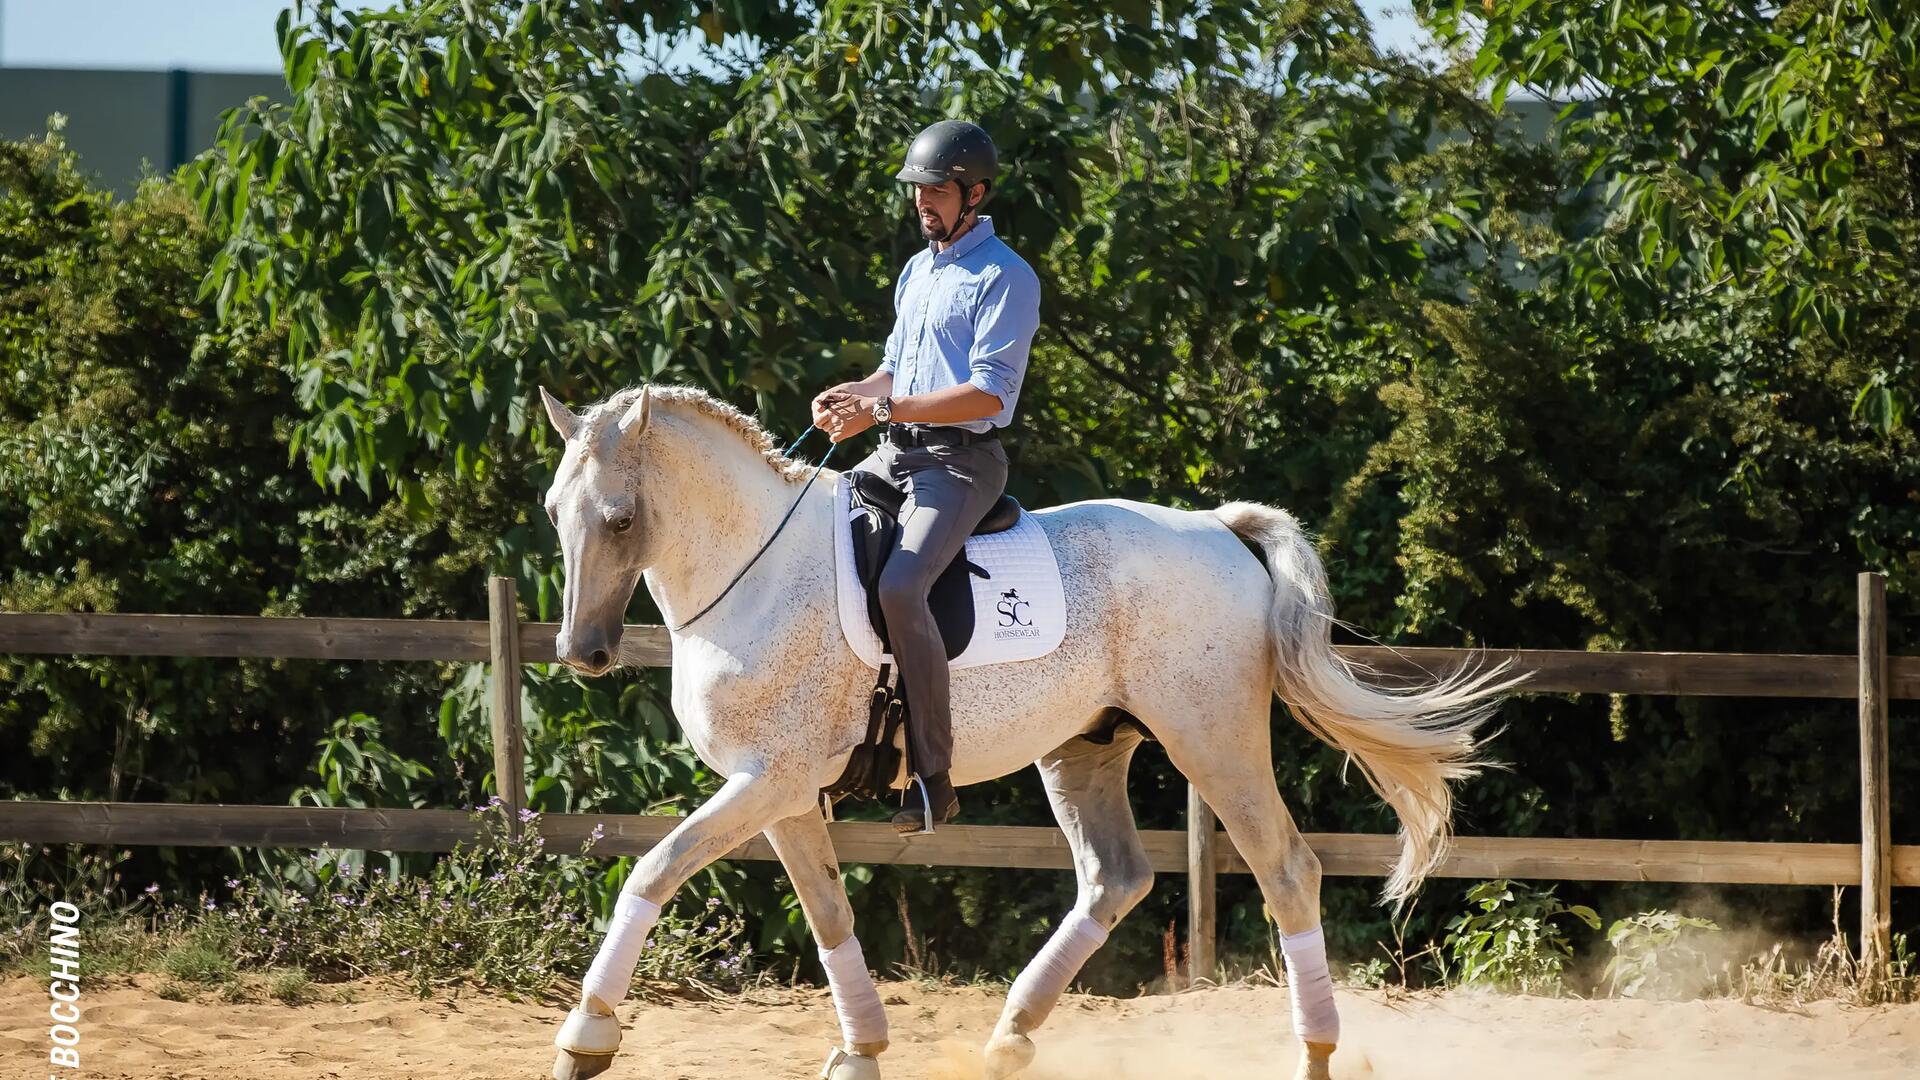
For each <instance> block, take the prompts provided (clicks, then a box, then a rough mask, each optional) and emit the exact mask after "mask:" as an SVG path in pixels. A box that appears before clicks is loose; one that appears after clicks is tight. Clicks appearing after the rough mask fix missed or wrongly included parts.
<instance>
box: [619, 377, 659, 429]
mask: <svg viewBox="0 0 1920 1080" xmlns="http://www.w3.org/2000/svg"><path fill="white" fill-rule="evenodd" d="M652 418H653V390H652V389H650V388H649V387H646V386H642V387H641V388H640V400H638V401H636V402H634V403H633V404H632V405H629V406H627V415H625V416H623V417H621V418H620V438H621V439H622V440H623V441H624V440H626V439H634V438H638V437H639V435H640V433H641V432H643V431H645V430H647V421H648V420H650V419H652Z"/></svg>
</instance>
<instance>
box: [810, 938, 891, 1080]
mask: <svg viewBox="0 0 1920 1080" xmlns="http://www.w3.org/2000/svg"><path fill="white" fill-rule="evenodd" d="M820 966H821V967H824V968H826V969H827V988H828V989H829V990H832V991H833V1011H834V1012H835V1013H837V1014H839V1016H840V1034H842V1035H844V1036H846V1040H847V1045H848V1046H849V1047H854V1046H859V1045H860V1044H862V1043H879V1042H886V1041H887V1010H886V1009H885V1008H884V1007H883V1006H881V1004H880V989H879V988H878V987H876V986H874V985H873V974H872V973H871V972H869V971H868V970H867V956H866V953H864V952H862V951H861V949H860V939H859V938H857V937H850V938H848V939H847V940H845V941H843V942H841V943H840V944H838V945H836V946H834V947H833V948H831V949H821V950H820ZM829 1067H831V1066H829Z"/></svg>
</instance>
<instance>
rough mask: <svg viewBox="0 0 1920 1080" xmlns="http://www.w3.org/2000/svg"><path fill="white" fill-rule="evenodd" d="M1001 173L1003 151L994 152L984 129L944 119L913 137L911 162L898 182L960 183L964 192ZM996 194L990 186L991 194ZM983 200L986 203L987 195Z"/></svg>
mask: <svg viewBox="0 0 1920 1080" xmlns="http://www.w3.org/2000/svg"><path fill="white" fill-rule="evenodd" d="M999 172H1000V152H999V151H998V150H996V149H994V146H993V138H992V136H990V135H988V134H987V133H986V130H985V129H984V128H982V127H981V126H980V125H978V124H969V123H967V122H966V121H965V120H942V121H940V122H938V123H935V124H930V125H928V127H927V128H926V130H924V131H922V132H921V133H920V134H918V135H915V136H914V137H913V145H911V146H909V147H907V163H906V164H905V165H902V166H901V167H900V171H899V172H897V173H895V174H894V179H896V180H905V181H907V182H909V183H914V184H940V183H945V182H946V181H948V180H958V181H960V190H961V191H962V192H965V191H966V190H967V189H969V188H971V187H973V185H975V184H978V183H980V182H981V181H983V180H986V181H991V180H992V179H993V178H994V176H995V175H997V174H998V173H999ZM992 191H993V187H992V185H991V184H990V183H989V184H988V187H987V192H988V194H991V193H992ZM980 200H981V202H985V201H986V195H982V196H981V197H980ZM978 205H979V203H975V204H974V206H978Z"/></svg>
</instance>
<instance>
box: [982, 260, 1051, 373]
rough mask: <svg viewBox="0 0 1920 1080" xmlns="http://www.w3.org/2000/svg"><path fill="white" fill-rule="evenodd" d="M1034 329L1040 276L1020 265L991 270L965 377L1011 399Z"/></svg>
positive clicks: (1024, 369)
mask: <svg viewBox="0 0 1920 1080" xmlns="http://www.w3.org/2000/svg"><path fill="white" fill-rule="evenodd" d="M1020 271H1025V272H1024V273H1023V272H1020ZM1039 329H1040V279H1039V278H1038V277H1036V276H1034V274H1033V272H1032V271H1031V270H1029V269H1027V268H1026V267H1025V266H1024V265H1022V266H1021V267H1019V269H1018V270H1012V269H1009V270H1004V271H1002V272H1001V273H998V274H995V275H994V276H993V278H992V280H990V281H988V282H987V283H986V285H985V286H984V287H983V288H982V289H981V291H980V301H979V308H978V315H977V316H976V319H975V322H974V332H973V351H972V352H971V353H970V354H969V355H968V357H967V367H968V370H969V372H970V374H969V376H968V378H967V382H968V383H969V384H970V385H973V386H977V387H979V388H980V389H982V390H985V391H986V392H987V393H989V394H992V395H993V396H994V397H996V398H999V399H1000V405H1001V407H1002V408H1006V407H1007V406H1010V405H1012V404H1013V401H1014V399H1015V398H1016V397H1017V396H1018V395H1019V393H1020V383H1021V381H1022V380H1023V379H1025V378H1026V375H1027V354H1028V352H1029V351H1030V350H1031V349H1032V348H1033V335H1034V334H1035V332H1037V331H1038V330H1039Z"/></svg>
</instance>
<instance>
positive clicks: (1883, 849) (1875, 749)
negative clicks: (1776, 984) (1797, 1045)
mask: <svg viewBox="0 0 1920 1080" xmlns="http://www.w3.org/2000/svg"><path fill="white" fill-rule="evenodd" d="M1887 753H1888V746H1887V579H1886V576H1885V575H1884V574H1861V575H1860V962H1861V965H1862V967H1863V968H1864V969H1865V970H1866V973H1867V978H1868V979H1869V980H1872V981H1875V982H1877V981H1878V977H1879V974H1880V972H1881V970H1882V968H1883V965H1885V964H1886V962H1887V957H1888V955H1889V954H1888V948H1889V945H1890V935H1891V932H1892V915H1891V909H1892V906H1893V833H1892V831H1891V830H1890V829H1889V828H1888V825H1889V824H1890V823H1889V821H1888V818H1889V817H1891V816H1892V806H1891V802H1892V799H1891V796H1890V794H1889V793H1888V791H1887Z"/></svg>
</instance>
